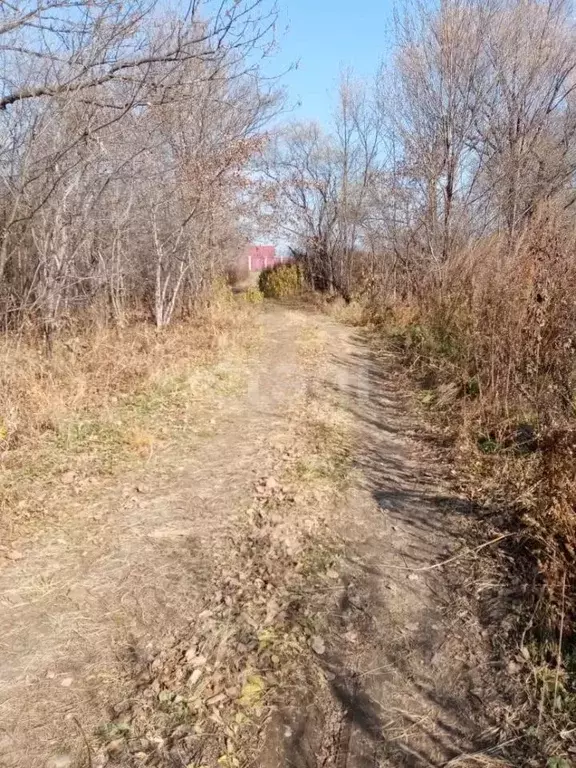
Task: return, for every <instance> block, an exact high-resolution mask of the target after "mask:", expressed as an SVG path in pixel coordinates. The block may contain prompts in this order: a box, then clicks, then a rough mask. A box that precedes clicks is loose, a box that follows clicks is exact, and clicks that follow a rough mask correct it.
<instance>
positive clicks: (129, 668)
mask: <svg viewBox="0 0 576 768" xmlns="http://www.w3.org/2000/svg"><path fill="white" fill-rule="evenodd" d="M262 317H263V323H262V325H263V328H264V331H265V339H264V343H263V347H262V351H261V356H260V359H259V360H258V361H257V362H256V363H255V364H254V366H253V367H252V369H251V371H250V372H249V374H248V379H249V385H248V387H247V391H246V392H245V393H243V394H240V393H234V394H233V395H230V396H228V397H227V398H226V399H224V398H223V399H222V400H221V408H219V409H218V413H217V416H216V419H217V423H216V426H215V434H214V435H212V436H207V437H205V438H203V439H202V440H200V441H199V442H198V445H197V448H196V450H195V451H194V453H192V454H191V455H180V454H179V453H178V452H173V453H172V454H170V452H167V453H166V455H165V456H164V457H163V458H162V461H161V462H157V463H156V464H155V466H154V467H153V468H151V469H150V471H149V473H148V474H146V473H143V474H142V476H141V477H132V476H131V477H130V478H127V477H125V478H124V482H123V483H122V484H119V485H118V487H115V488H111V489H110V490H109V492H108V493H107V495H106V497H105V498H102V499H100V500H99V503H98V504H90V505H87V507H86V508H85V509H82V510H80V511H79V512H78V514H77V515H76V516H75V517H73V518H64V519H63V522H62V524H61V527H60V529H58V530H51V531H50V532H46V533H45V534H43V535H42V536H41V537H40V538H38V539H37V540H35V541H30V542H29V543H28V544H27V545H26V546H23V547H22V555H23V557H22V559H15V560H12V561H10V563H9V564H8V565H7V567H6V568H5V569H4V570H3V571H2V572H1V573H0V600H1V601H2V612H3V613H2V620H3V621H2V627H1V628H0V766H2V768H20V767H22V768H24V766H30V765H32V766H51V767H52V768H57V767H58V766H60V768H70V767H71V766H77V767H78V768H79V767H80V766H87V768H101V767H102V766H105V765H110V766H113V765H118V766H124V767H125V768H128V767H129V766H130V767H132V766H134V767H135V766H140V765H146V766H157V767H158V768H164V766H166V768H168V767H169V766H180V768H181V767H182V766H195V768H200V766H217V765H219V766H221V767H222V768H239V766H244V765H258V766H262V767H263V768H276V767H277V768H280V767H281V766H287V765H290V766H296V768H298V767H301V768H304V767H306V768H320V766H334V768H345V767H346V766H348V768H361V767H362V768H365V767H367V766H383V767H384V766H410V767H412V768H420V767H423V766H440V765H450V766H466V765H468V766H476V765H490V764H494V765H496V764H499V765H513V764H514V763H513V762H510V761H511V760H512V758H511V757H510V754H512V753H511V752H510V750H509V747H510V743H509V742H510V741H511V740H513V741H514V744H515V743H516V741H519V740H520V737H521V736H522V732H521V729H522V724H521V723H520V722H519V721H518V717H517V714H516V710H517V707H516V701H515V698H514V691H515V690H516V687H517V685H516V683H515V681H514V676H515V674H516V673H517V670H516V669H514V670H512V669H507V668H506V667H503V665H502V662H501V660H500V659H499V658H497V657H496V656H495V655H494V653H493V650H492V645H491V642H490V628H489V626H486V624H483V623H482V621H483V620H482V616H484V615H485V614H486V611H485V610H484V603H485V601H484V595H485V594H486V593H488V592H490V590H491V589H493V587H494V582H495V580H496V581H497V580H498V575H497V574H493V573H488V574H487V573H485V572H484V570H483V568H484V566H483V564H482V561H481V560H480V559H479V558H478V556H477V555H476V554H474V553H472V554H470V547H471V541H473V539H474V535H475V534H474V526H473V521H472V520H471V516H470V513H469V508H468V506H467V504H466V503H465V502H464V501H463V500H462V499H459V498H457V497H455V496H454V495H453V494H451V493H450V492H448V491H447V490H446V488H445V485H444V483H443V482H442V480H441V478H440V475H439V470H438V467H437V465H436V463H435V461H434V459H433V457H431V456H430V455H427V454H426V452H425V450H424V448H423V444H422V442H421V441H420V440H419V439H418V430H419V426H418V425H417V423H416V422H415V420H414V418H413V417H412V416H411V415H410V408H409V405H408V404H407V402H406V399H405V396H404V395H403V393H402V390H401V387H400V386H399V384H398V381H397V380H396V379H395V377H394V375H393V367H392V366H391V365H389V364H388V363H387V362H386V361H385V360H384V361H382V360H377V359H375V358H374V357H373V355H372V354H371V352H370V349H369V346H368V345H367V344H366V343H365V341H364V340H363V339H362V338H360V337H358V336H357V335H356V332H355V331H354V330H352V329H350V328H346V327H344V326H342V325H339V324H337V323H335V322H333V321H332V320H330V319H328V318H326V317H322V316H312V315H310V314H306V313H305V312H303V311H296V310H288V309H283V308H281V307H275V308H273V309H271V310H269V311H267V312H265V313H264V314H263V316H262ZM472 549H473V547H472ZM455 557H456V559H453V558H455ZM448 559H450V563H448V564H446V566H439V563H440V562H442V561H444V560H448ZM490 594H491V593H490ZM505 610H506V609H505ZM505 610H504V612H505ZM492 615H493V614H492ZM505 618H506V617H505V615H504V616H503V615H502V614H499V616H498V618H497V619H495V618H492V619H491V620H492V621H493V622H494V621H499V622H501V621H503V620H504V619H505ZM518 663H519V664H520V663H521V662H518ZM512 746H514V745H512ZM516 764H517V763H516ZM535 765H538V763H535Z"/></svg>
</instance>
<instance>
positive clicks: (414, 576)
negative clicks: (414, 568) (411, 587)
mask: <svg viewBox="0 0 576 768" xmlns="http://www.w3.org/2000/svg"><path fill="white" fill-rule="evenodd" d="M419 578H420V576H418V574H417V573H410V574H408V581H418V579H419Z"/></svg>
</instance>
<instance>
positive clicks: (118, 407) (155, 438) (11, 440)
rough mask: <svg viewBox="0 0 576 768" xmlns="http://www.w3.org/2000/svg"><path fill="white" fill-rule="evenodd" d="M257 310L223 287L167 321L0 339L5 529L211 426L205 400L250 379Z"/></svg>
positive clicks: (11, 530)
mask: <svg viewBox="0 0 576 768" xmlns="http://www.w3.org/2000/svg"><path fill="white" fill-rule="evenodd" d="M256 311H257V310H256V309H255V308H254V307H251V306H250V305H247V304H246V303H245V302H241V301H233V300H232V299H231V298H228V297H225V298H224V299H221V298H220V299H219V300H217V301H214V302H213V303H212V306H211V308H210V310H209V311H206V312H204V313H203V314H202V315H198V316H196V317H194V318H192V319H190V320H188V321H187V322H181V323H178V324H175V325H174V326H172V327H170V328H167V329H164V330H162V331H158V330H156V329H155V328H154V327H153V326H151V325H150V324H148V323H145V322H134V323H133V324H130V325H129V326H128V327H125V328H123V329H121V330H120V329H117V328H100V329H92V330H90V331H85V332H83V333H77V334H68V335H63V336H61V337H60V338H59V339H58V340H57V341H56V342H55V344H54V349H53V353H52V355H51V356H50V357H47V356H46V354H45V351H44V349H43V346H42V344H41V343H40V342H39V340H38V339H37V338H36V337H34V336H30V337H25V336H18V337H12V336H6V337H4V338H3V339H2V340H1V341H0V535H1V536H2V539H3V540H4V543H5V539H6V538H11V537H12V536H14V535H16V534H17V533H18V532H19V531H20V530H21V528H22V526H23V525H28V524H30V523H32V522H37V521H38V519H40V518H45V517H46V516H50V515H51V514H52V512H53V510H51V509H50V507H51V502H52V501H53V499H54V496H55V495H57V496H58V498H59V499H60V500H61V499H62V496H66V495H71V496H75V495H77V494H78V492H79V491H80V488H82V491H83V493H84V492H85V491H86V487H87V486H88V487H89V486H90V485H94V484H95V483H96V482H97V480H98V478H101V477H106V476H108V475H112V474H116V473H117V472H118V471H119V470H120V469H122V468H126V467H127V466H128V465H130V464H131V463H134V462H138V461H147V460H150V459H151V458H152V456H153V455H154V452H155V450H156V449H157V448H158V447H159V446H161V444H162V443H163V441H165V440H166V439H168V438H170V439H171V440H172V439H174V438H175V437H176V438H177V437H178V435H183V434H184V433H186V432H187V431H190V432H192V433H194V432H195V431H196V432H197V431H199V430H201V429H204V430H205V429H206V428H207V426H206V423H208V426H209V420H208V422H207V419H206V418H205V419H204V420H202V419H200V418H199V416H198V413H199V410H201V409H202V408H204V409H205V408H206V405H207V404H208V405H209V402H210V398H213V397H214V396H215V395H217V394H232V393H234V392H236V391H238V389H239V388H241V387H242V386H243V381H242V365H237V364H236V363H237V362H238V360H237V359H235V364H234V365H231V366H228V365H226V361H225V358H226V357H228V356H231V357H233V358H234V356H236V358H239V357H242V356H243V355H245V353H246V352H247V350H249V349H250V347H252V346H254V344H255V343H257V339H256V338H255V335H254V331H253V326H254V322H253V320H254V315H255V312H256Z"/></svg>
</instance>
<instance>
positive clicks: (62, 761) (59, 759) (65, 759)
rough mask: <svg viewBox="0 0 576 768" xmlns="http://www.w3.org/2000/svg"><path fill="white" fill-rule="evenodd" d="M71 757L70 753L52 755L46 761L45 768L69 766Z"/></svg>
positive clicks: (67, 767) (68, 767)
mask: <svg viewBox="0 0 576 768" xmlns="http://www.w3.org/2000/svg"><path fill="white" fill-rule="evenodd" d="M71 765H72V757H71V756H70V755H54V757H51V758H50V759H49V760H47V762H46V768H70V766H71Z"/></svg>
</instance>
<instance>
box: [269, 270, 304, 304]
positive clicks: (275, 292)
mask: <svg viewBox="0 0 576 768" xmlns="http://www.w3.org/2000/svg"><path fill="white" fill-rule="evenodd" d="M258 285H259V288H260V291H261V292H262V293H263V295H264V296H265V297H266V298H267V299H285V298H288V297H290V296H296V295H297V294H298V293H300V290H301V289H302V272H301V270H300V267H299V266H298V265H297V264H278V265H277V266H275V267H269V268H268V269H264V270H262V272H261V273H260V277H259V278H258Z"/></svg>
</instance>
